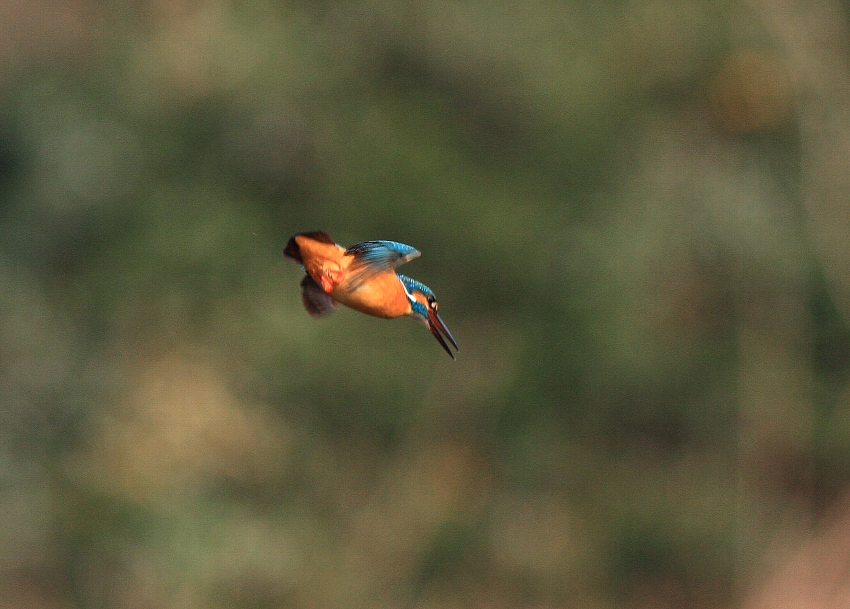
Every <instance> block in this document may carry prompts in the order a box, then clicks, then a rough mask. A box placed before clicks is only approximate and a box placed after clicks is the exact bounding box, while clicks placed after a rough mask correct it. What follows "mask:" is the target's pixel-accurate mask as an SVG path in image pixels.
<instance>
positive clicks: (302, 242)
mask: <svg viewBox="0 0 850 609" xmlns="http://www.w3.org/2000/svg"><path fill="white" fill-rule="evenodd" d="M283 254H284V256H286V257H287V258H289V259H290V260H292V261H294V262H296V263H298V264H300V265H301V266H302V268H303V269H304V272H305V273H307V274H306V276H305V277H304V279H302V280H301V300H302V301H303V303H304V308H305V309H307V312H308V313H309V314H310V315H312V316H313V317H321V316H323V315H327V314H328V313H331V312H332V311H333V310H334V309H336V308H337V306H338V305H340V304H343V305H345V306H347V307H349V308H352V309H355V310H357V311H360V312H361V313H366V314H367V315H374V316H375V317H382V318H384V319H394V318H396V317H402V316H404V315H406V316H408V317H412V318H413V319H415V320H417V321H418V322H420V323H422V324H423V325H424V326H425V327H426V328H428V329H429V330H430V331H431V333H432V334H433V335H434V337H435V338H436V339H437V341H438V342H439V343H440V345H442V347H443V349H445V350H446V353H448V354H449V355H450V356H451V358H452V359H455V356H454V353H452V350H451V349H449V345H448V344H447V343H446V339H448V341H449V342H450V343H451V344H452V346H453V347H454V348H455V351H457V350H458V346H457V343H456V342H455V339H454V337H453V336H452V334H451V332H449V329H448V328H447V327H446V324H445V323H444V322H443V320H442V318H440V316H439V315H438V314H437V309H438V308H439V306H438V305H437V298H436V296H434V292H432V291H431V289H430V288H429V287H428V286H426V285H423V284H421V283H419V282H418V281H416V280H415V279H411V278H410V277H405V276H404V275H401V274H399V273H396V270H395V269H396V267H398V266H400V265H402V264H404V263H405V262H409V261H411V260H413V259H414V258H418V257H419V256H420V255H421V252H419V250H417V249H416V248H413V247H410V246H409V245H404V244H403V243H398V242H396V241H361V242H360V243H355V244H354V245H350V246H348V247H347V248H345V247H342V246H341V245H338V244H337V243H336V242H335V241H334V240H333V239H332V238H331V236H330V235H328V234H327V233H326V232H323V231H311V232H306V233H298V234H297V235H295V236H294V237H292V238H291V239H290V240H289V242H288V243H287V244H286V247H285V248H284V250H283ZM444 335H445V338H443V336H444Z"/></svg>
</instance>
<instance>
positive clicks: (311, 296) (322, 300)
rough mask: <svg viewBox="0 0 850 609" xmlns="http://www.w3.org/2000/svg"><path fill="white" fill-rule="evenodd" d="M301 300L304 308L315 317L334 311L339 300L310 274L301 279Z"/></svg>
mask: <svg viewBox="0 0 850 609" xmlns="http://www.w3.org/2000/svg"><path fill="white" fill-rule="evenodd" d="M301 301H302V302H303V303H304V308H305V309H307V312H308V313H309V314H310V315H312V316H313V317H322V316H324V315H327V314H329V313H333V311H334V309H336V307H337V302H336V301H335V300H334V299H333V298H332V297H331V295H330V294H328V293H327V292H325V291H324V290H323V289H322V286H320V285H319V284H318V283H316V281H315V280H314V279H313V278H312V277H310V276H309V275H305V276H304V279H302V280H301Z"/></svg>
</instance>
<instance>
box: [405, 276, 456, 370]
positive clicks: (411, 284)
mask: <svg viewBox="0 0 850 609" xmlns="http://www.w3.org/2000/svg"><path fill="white" fill-rule="evenodd" d="M398 278H399V279H400V280H401V283H402V284H403V285H404V290H405V292H406V293H407V299H408V300H409V301H410V313H409V315H410V317H413V318H414V319H416V320H417V321H419V322H420V323H421V324H422V325H424V326H425V327H426V328H428V329H429V330H430V331H431V334H433V335H434V338H436V339H437V341H438V342H439V343H440V345H442V347H443V349H445V350H446V353H448V354H449V355H450V356H451V358H452V359H455V356H454V353H452V351H451V349H449V346H448V344H446V340H445V339H446V338H447V339H449V342H450V343H451V344H452V346H453V347H454V348H455V350H458V346H457V343H456V342H455V339H454V337H453V336H452V333H451V332H449V329H448V328H447V327H446V324H445V322H444V321H443V320H442V318H441V317H440V315H439V314H438V313H437V310H438V309H439V305H438V304H437V297H436V296H434V292H432V291H431V288H429V287H428V286H426V285H423V284H421V283H419V282H418V281H416V280H415V279H411V278H410V277H405V276H404V275H399V276H398ZM443 335H445V338H443Z"/></svg>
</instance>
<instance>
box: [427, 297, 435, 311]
mask: <svg viewBox="0 0 850 609" xmlns="http://www.w3.org/2000/svg"><path fill="white" fill-rule="evenodd" d="M428 306H429V307H431V308H432V309H434V310H435V311H436V310H437V300H436V299H435V298H434V297H433V296H429V297H428Z"/></svg>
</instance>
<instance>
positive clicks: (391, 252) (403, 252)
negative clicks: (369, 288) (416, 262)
mask: <svg viewBox="0 0 850 609" xmlns="http://www.w3.org/2000/svg"><path fill="white" fill-rule="evenodd" d="M345 255H346V256H353V257H354V259H353V260H352V262H351V266H350V267H349V279H348V281H349V285H350V286H351V287H352V288H353V289H357V287H359V286H361V285H362V284H363V283H364V282H366V281H368V280H369V278H371V277H373V276H374V275H376V274H378V273H384V272H387V271H392V270H394V269H395V268H396V267H397V266H400V265H402V264H404V263H405V262H409V261H411V260H413V259H414V258H418V257H419V256H420V255H421V252H420V251H419V250H417V249H416V248H415V247H411V246H409V245H405V244H404V243H398V242H397V241H361V242H360V243H355V244H354V245H350V246H349V247H348V249H346V250H345Z"/></svg>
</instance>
